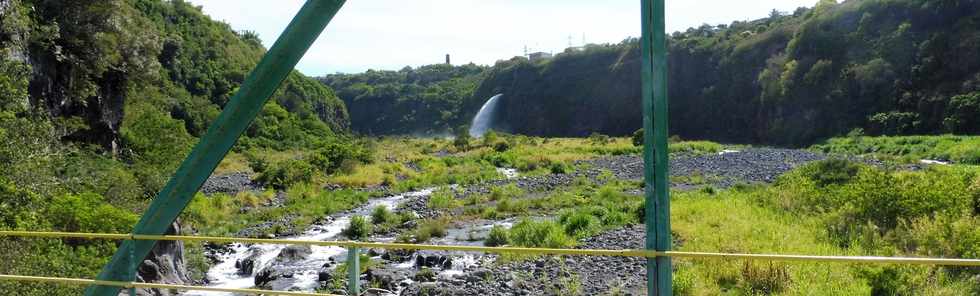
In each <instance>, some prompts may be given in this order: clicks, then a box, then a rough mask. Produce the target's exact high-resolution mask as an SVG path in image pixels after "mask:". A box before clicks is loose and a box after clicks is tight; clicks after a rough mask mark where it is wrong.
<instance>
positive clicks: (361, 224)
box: [342, 216, 372, 240]
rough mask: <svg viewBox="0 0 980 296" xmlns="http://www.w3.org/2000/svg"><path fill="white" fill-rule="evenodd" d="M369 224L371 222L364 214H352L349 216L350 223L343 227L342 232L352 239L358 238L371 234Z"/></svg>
mask: <svg viewBox="0 0 980 296" xmlns="http://www.w3.org/2000/svg"><path fill="white" fill-rule="evenodd" d="M371 226H372V225H371V223H368V220H367V218H365V217H364V216H353V217H351V218H350V224H349V225H347V228H344V230H343V232H342V233H343V234H344V235H346V236H347V237H348V238H350V239H352V240H360V239H364V238H367V237H368V236H370V235H371V231H372V229H371V228H372V227H371Z"/></svg>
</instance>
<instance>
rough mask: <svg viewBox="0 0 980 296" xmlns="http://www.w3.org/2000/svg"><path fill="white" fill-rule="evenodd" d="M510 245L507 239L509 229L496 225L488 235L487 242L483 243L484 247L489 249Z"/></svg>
mask: <svg viewBox="0 0 980 296" xmlns="http://www.w3.org/2000/svg"><path fill="white" fill-rule="evenodd" d="M508 243H510V241H509V240H508V238H507V228H504V227H503V226H500V225H494V226H493V228H490V234H488V235H487V240H486V241H484V242H483V244H484V245H486V246H488V247H497V246H503V245H507V244H508Z"/></svg>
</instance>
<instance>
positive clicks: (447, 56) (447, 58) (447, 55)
mask: <svg viewBox="0 0 980 296" xmlns="http://www.w3.org/2000/svg"><path fill="white" fill-rule="evenodd" d="M446 65H451V64H450V63H449V54H448V53H447V54H446Z"/></svg>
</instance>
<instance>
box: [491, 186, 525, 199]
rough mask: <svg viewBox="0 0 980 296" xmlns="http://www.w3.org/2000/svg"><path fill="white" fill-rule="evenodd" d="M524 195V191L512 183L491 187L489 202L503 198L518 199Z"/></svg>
mask: <svg viewBox="0 0 980 296" xmlns="http://www.w3.org/2000/svg"><path fill="white" fill-rule="evenodd" d="M522 194H524V190H522V189H521V188H520V187H517V185H514V184H513V183H511V184H507V185H504V186H493V187H491V188H490V200H501V199H504V198H512V197H518V196H520V195H522Z"/></svg>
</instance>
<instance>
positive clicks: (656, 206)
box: [640, 0, 673, 296]
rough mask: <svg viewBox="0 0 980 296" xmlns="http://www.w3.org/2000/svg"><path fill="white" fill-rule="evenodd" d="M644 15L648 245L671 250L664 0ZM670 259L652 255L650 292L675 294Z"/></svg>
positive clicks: (648, 3) (649, 1)
mask: <svg viewBox="0 0 980 296" xmlns="http://www.w3.org/2000/svg"><path fill="white" fill-rule="evenodd" d="M641 1H642V3H641V5H642V6H641V7H642V9H641V10H642V12H641V15H642V17H643V20H642V26H643V27H642V29H643V32H642V38H641V41H640V42H641V45H640V48H641V49H640V50H641V51H642V52H641V53H640V55H641V56H642V58H643V64H642V65H643V69H642V71H641V72H642V79H643V90H642V100H643V130H644V131H645V132H644V133H643V161H644V166H643V177H644V181H645V184H646V192H645V193H646V209H645V210H646V217H644V219H645V221H646V248H647V249H652V250H657V251H668V250H670V243H671V238H670V187H669V185H668V183H667V177H668V168H669V163H668V161H669V156H668V150H667V36H666V33H665V31H666V24H665V21H664V15H665V13H664V0H641ZM671 285H672V284H671V268H670V257H656V258H653V259H647V294H648V295H651V296H653V295H657V296H670V295H673V291H672V289H671V288H672V287H671Z"/></svg>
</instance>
